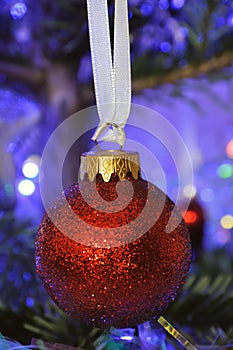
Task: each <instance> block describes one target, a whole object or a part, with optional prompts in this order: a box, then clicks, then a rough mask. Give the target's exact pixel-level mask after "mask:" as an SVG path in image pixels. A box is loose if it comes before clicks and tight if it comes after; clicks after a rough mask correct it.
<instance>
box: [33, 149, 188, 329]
mask: <svg viewBox="0 0 233 350" xmlns="http://www.w3.org/2000/svg"><path fill="white" fill-rule="evenodd" d="M121 153H122V152H121ZM127 157H128V158H127ZM127 157H125V158H124V157H123V156H122V155H121V157H119V154H118V155H117V157H116V156H113V157H112V158H111V159H110V160H109V158H108V162H107V163H106V160H103V159H102V160H101V159H100V158H98V160H97V162H99V163H98V164H99V166H97V167H96V164H97V163H95V162H94V163H95V166H94V167H93V164H92V167H91V170H90V169H89V168H88V165H87V168H88V169H86V170H87V173H88V175H89V179H90V178H91V179H93V177H95V173H101V174H102V175H100V174H98V175H97V176H96V181H95V182H94V183H93V182H91V181H90V180H89V179H88V178H87V177H85V178H84V179H83V180H81V181H80V182H79V184H78V183H77V184H75V185H73V186H71V187H69V188H68V189H67V190H66V191H65V193H64V194H63V195H62V196H61V197H60V198H59V199H58V200H56V201H55V203H54V205H53V207H52V208H51V209H50V210H49V211H48V213H46V214H45V216H44V218H43V220H42V222H41V225H40V228H39V231H38V235H37V239H36V265H37V272H38V274H39V276H40V278H41V279H42V282H43V284H44V286H45V288H46V289H47V291H48V293H49V295H50V296H51V297H52V299H53V300H54V301H55V302H56V303H57V305H58V306H59V307H60V308H61V309H62V310H63V311H65V312H66V313H67V314H69V315H71V316H72V317H73V318H75V319H78V320H80V321H84V322H85V323H89V324H93V325H94V326H97V327H100V328H107V327H109V326H115V327H120V328H122V327H128V326H135V325H137V324H139V323H142V322H144V321H147V320H149V319H152V318H157V317H159V316H160V314H161V312H162V310H163V309H164V308H166V307H167V306H168V304H169V302H170V301H172V300H174V298H175V296H176V294H177V292H178V290H179V288H180V287H181V286H182V285H183V284H184V282H185V280H186V277H187V274H188V271H189V266H190V258H191V247H190V240H189V233H188V230H187V228H186V226H185V224H184V221H183V220H182V218H181V215H180V214H179V212H178V211H177V210H176V208H174V203H173V202H172V201H171V200H170V199H169V198H168V197H167V196H166V195H165V194H164V193H163V192H162V191H161V190H159V189H158V188H157V187H156V186H154V185H153V184H151V183H149V182H147V181H145V180H143V179H142V178H141V177H138V178H137V174H136V173H137V167H136V168H135V167H134V168H133V166H132V164H133V163H132V162H130V161H129V160H128V159H129V158H130V156H129V155H127ZM126 158H127V159H126ZM92 160H93V159H92ZM100 161H101V162H102V163H103V164H104V165H106V164H109V161H110V163H111V162H112V163H111V164H112V168H111V167H110V168H111V171H110V172H109V171H107V172H106V168H107V167H106V166H104V167H103V168H101V166H100ZM102 163H101V164H102ZM87 164H89V165H90V162H89V163H88V161H87ZM111 164H110V165H111ZM117 164H118V165H117ZM93 169H94V170H93ZM101 169H102V170H101ZM104 169H105V170H104ZM93 171H94V173H93ZM104 174H105V175H104ZM126 174H127V175H126ZM109 175H110V180H109V182H105V181H107V180H106V179H107V178H109ZM119 177H120V178H122V177H123V178H125V179H126V180H128V181H129V182H130V184H131V187H130V186H129V183H128V181H121V186H123V187H122V189H123V190H122V191H121V198H120V200H117V196H118V195H117V191H116V189H117V186H118V184H119ZM104 179H105V181H104ZM132 187H133V192H132ZM95 190H97V192H98V194H99V195H100V197H101V200H104V202H105V203H106V208H107V209H106V210H105V211H104V210H103V208H102V210H99V209H98V208H97V207H98V197H97V196H96V195H93V194H94V192H95ZM84 194H85V195H84ZM84 198H85V199H84ZM101 200H100V199H99V202H101ZM90 201H91V205H90ZM148 201H149V202H150V207H151V208H153V210H152V212H151V213H152V215H149V214H148V212H147V214H146V215H143V210H144V208H145V205H146V204H148ZM67 202H68V205H69V208H70V209H72V210H73V213H74V214H75V215H76V216H77V218H79V219H81V220H80V221H79V224H78V225H77V223H76V222H75V220H73V219H71V216H70V214H69V213H68V211H67ZM122 203H126V206H125V208H123V209H122ZM161 204H162V205H161ZM161 207H162V210H161ZM173 210H174V211H175V218H176V219H177V220H178V221H177V223H179V224H178V225H177V226H176V227H174V229H173V230H172V231H171V232H170V233H167V232H166V227H167V224H168V221H169V219H170V217H171V213H172V211H173ZM152 216H154V221H153V225H152V226H151V219H152ZM156 216H158V217H159V218H158V220H157V218H156ZM51 217H52V218H53V220H51ZM136 220H137V221H138V223H137V230H134V229H132V227H131V226H130V224H131V223H133V222H134V221H136ZM60 224H62V225H64V226H63V227H67V228H68V230H69V235H68V236H67V234H66V233H65V234H64V233H63V232H61V231H60V230H59V228H58V227H57V226H59V225H60ZM147 227H148V229H147V231H146V232H144V231H145V228H147ZM92 228H93V232H92ZM98 230H99V234H97V232H98ZM139 230H140V231H139ZM80 237H84V238H85V237H89V239H90V244H89V245H88V244H84V243H83V242H80ZM103 242H106V243H105V244H103ZM123 242H124V243H123Z"/></svg>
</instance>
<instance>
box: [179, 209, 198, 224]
mask: <svg viewBox="0 0 233 350" xmlns="http://www.w3.org/2000/svg"><path fill="white" fill-rule="evenodd" d="M182 214H183V218H184V221H185V223H186V224H194V223H195V222H196V221H197V219H198V216H197V213H196V212H195V211H193V210H188V211H186V213H182Z"/></svg>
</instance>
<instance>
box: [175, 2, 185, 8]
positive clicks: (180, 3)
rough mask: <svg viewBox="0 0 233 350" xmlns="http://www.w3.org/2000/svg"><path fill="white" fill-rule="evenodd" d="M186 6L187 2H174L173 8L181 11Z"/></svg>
mask: <svg viewBox="0 0 233 350" xmlns="http://www.w3.org/2000/svg"><path fill="white" fill-rule="evenodd" d="M184 4H185V0H172V7H173V8H174V9H181V8H182V7H183V6H184Z"/></svg>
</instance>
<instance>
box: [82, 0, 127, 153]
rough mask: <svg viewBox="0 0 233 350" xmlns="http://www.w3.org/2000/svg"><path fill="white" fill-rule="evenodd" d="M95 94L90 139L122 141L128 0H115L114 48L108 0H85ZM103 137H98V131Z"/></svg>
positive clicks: (125, 116)
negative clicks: (95, 119)
mask: <svg viewBox="0 0 233 350" xmlns="http://www.w3.org/2000/svg"><path fill="white" fill-rule="evenodd" d="M87 12H88V26H89V36H90V47H91V58H92V68H93V76H94V85H95V96H96V104H97V110H98V114H99V118H100V123H99V126H98V128H97V130H96V131H95V133H94V135H93V137H92V139H93V140H94V141H98V140H104V141H111V142H116V143H119V145H121V146H123V145H124V142H125V133H124V126H125V124H126V121H127V119H128V116H129V112H130V106H131V69H130V42H129V22H128V4H127V0H115V19H114V49H113V59H112V52H111V42H110V30H109V16H108V3H107V0H87ZM103 134H104V137H102V138H101V135H103Z"/></svg>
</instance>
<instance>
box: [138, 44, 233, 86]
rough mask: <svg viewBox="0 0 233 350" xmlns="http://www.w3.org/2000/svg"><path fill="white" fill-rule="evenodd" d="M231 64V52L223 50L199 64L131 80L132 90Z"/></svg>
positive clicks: (194, 75)
mask: <svg viewBox="0 0 233 350" xmlns="http://www.w3.org/2000/svg"><path fill="white" fill-rule="evenodd" d="M232 64H233V52H231V51H230V52H225V53H224V54H222V55H221V56H219V57H212V58H211V59H209V60H208V61H205V62H202V63H200V64H199V65H194V64H190V65H188V66H186V67H184V68H179V69H174V70H171V71H170V72H168V73H166V74H161V75H159V76H158V75H151V76H149V77H147V78H141V79H135V80H134V81H133V85H132V88H133V92H134V93H139V92H140V91H142V90H144V89H148V88H153V87H155V86H156V85H160V84H165V83H175V82H176V81H177V80H181V79H184V78H194V77H197V76H198V75H201V74H208V73H211V72H214V71H218V70H220V69H222V68H225V67H227V66H231V65H232Z"/></svg>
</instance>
